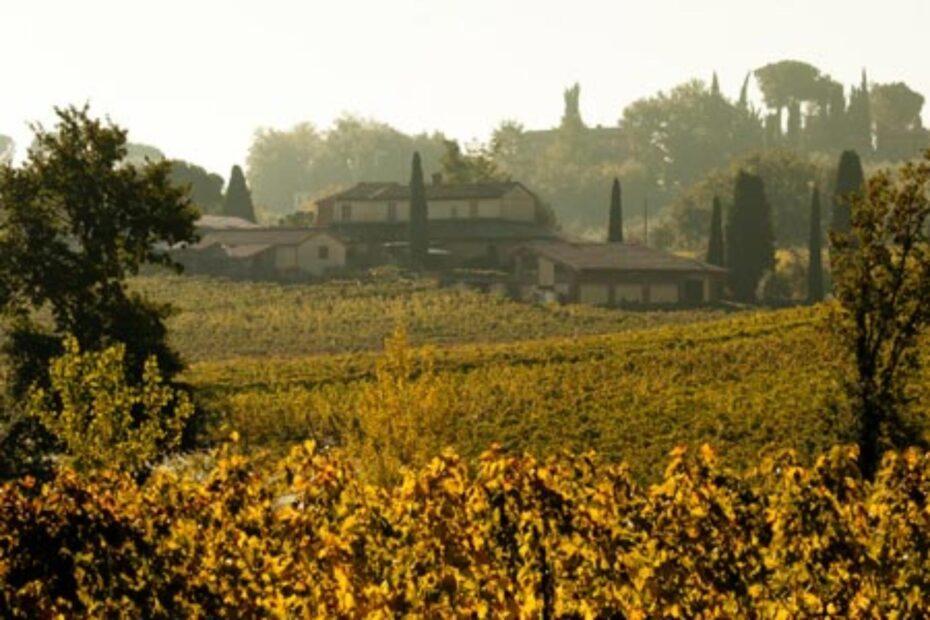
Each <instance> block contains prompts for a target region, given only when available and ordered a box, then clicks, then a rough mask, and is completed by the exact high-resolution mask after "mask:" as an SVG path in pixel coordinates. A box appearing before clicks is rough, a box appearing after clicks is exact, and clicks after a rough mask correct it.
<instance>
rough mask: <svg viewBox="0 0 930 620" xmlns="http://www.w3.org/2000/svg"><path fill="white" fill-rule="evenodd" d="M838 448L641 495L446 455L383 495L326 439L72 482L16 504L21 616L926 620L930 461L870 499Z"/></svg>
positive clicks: (563, 472) (7, 546) (553, 462)
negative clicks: (203, 468)
mask: <svg viewBox="0 0 930 620" xmlns="http://www.w3.org/2000/svg"><path fill="white" fill-rule="evenodd" d="M855 457H856V453H855V450H853V449H847V448H837V449H834V450H832V451H830V452H828V453H826V454H824V455H822V456H821V457H820V458H818V459H817V461H816V463H815V464H814V465H813V466H812V467H804V466H801V465H799V464H798V463H797V459H796V457H795V455H793V454H791V453H781V454H778V455H774V456H772V457H770V458H767V459H764V460H763V461H762V462H761V464H760V465H759V466H758V467H757V468H754V469H753V470H751V471H749V472H746V473H745V474H738V473H734V472H732V471H729V470H727V469H724V468H722V467H721V465H720V464H719V463H718V462H717V459H716V458H715V457H714V455H713V453H712V452H710V451H709V450H708V449H704V450H701V451H687V452H686V451H676V452H675V454H673V455H672V457H671V463H670V465H669V467H668V468H667V470H666V474H665V476H664V478H663V479H662V480H661V481H659V482H658V483H656V484H654V485H652V486H649V487H640V486H638V485H636V484H635V483H634V482H633V480H632V478H631V477H630V475H629V472H628V470H627V469H626V468H625V467H624V466H620V465H613V464H609V463H605V462H602V461H600V460H599V459H598V458H596V457H595V456H593V455H574V456H573V455H568V454H564V455H561V456H558V457H553V458H550V459H547V460H544V461H540V460H537V459H535V458H533V457H530V456H522V457H515V456H506V455H504V454H501V453H500V452H496V451H490V452H487V453H485V454H483V455H482V456H481V457H480V459H479V460H478V461H477V463H476V465H475V467H474V468H473V469H472V468H470V467H468V465H467V464H466V462H465V461H463V460H461V459H460V458H459V457H458V456H456V455H455V454H454V453H451V452H444V453H443V454H442V455H441V456H440V457H438V458H436V459H434V460H432V461H430V462H429V463H427V464H425V465H423V466H422V467H420V468H419V469H416V470H413V469H410V470H407V472H406V473H405V474H404V476H403V479H402V480H401V481H399V482H398V483H397V484H392V485H388V486H383V487H379V486H371V485H368V484H365V483H363V482H362V481H361V480H360V479H359V477H358V475H357V473H356V470H355V469H354V468H353V467H352V466H351V465H350V464H349V461H348V460H347V459H346V458H345V457H344V456H342V455H340V454H338V453H336V452H330V453H322V452H320V451H318V450H317V448H316V447H315V446H314V444H313V443H312V442H307V443H306V444H301V445H298V446H297V447H295V448H294V449H293V450H292V451H291V453H290V454H289V455H288V456H287V457H285V458H283V459H281V460H280V461H278V462H276V463H274V464H272V465H266V464H267V461H265V460H261V459H259V458H258V457H245V456H242V455H240V454H236V453H235V452H233V451H232V449H231V448H224V449H223V450H221V451H220V452H219V453H218V454H216V456H215V463H214V466H213V467H212V468H211V469H210V470H209V471H208V472H206V473H205V474H204V473H203V472H193V471H191V472H188V471H183V470H182V471H172V470H168V469H159V470H156V472H155V474H154V475H153V476H152V477H150V478H149V479H148V480H146V481H145V482H144V483H142V484H137V483H136V482H134V481H133V480H132V479H131V478H130V477H129V476H127V475H125V474H119V473H105V472H97V473H92V474H89V475H87V476H82V475H78V474H76V473H73V472H71V471H68V470H62V471H59V472H58V473H57V474H56V475H55V477H54V478H53V479H51V480H49V481H48V482H46V483H43V484H37V483H36V482H34V481H32V480H22V481H19V482H11V483H6V484H5V485H3V486H0V610H2V611H3V614H4V615H5V616H8V617H23V618H32V617H52V616H55V615H57V614H62V615H64V616H68V617H73V616H81V617H105V616H106V617H111V616H121V617H140V616H144V617H165V618H174V617H266V616H273V617H370V618H385V617H397V616H405V617H484V618H492V617H527V618H530V617H532V618H536V617H566V618H567V617H586V618H594V617H630V618H651V617H681V618H693V617H760V616H761V617H786V618H787V617H791V618H794V617H807V616H833V617H853V618H874V617H926V616H927V614H928V613H930V545H927V544H926V542H927V535H928V532H930V453H927V452H919V451H916V450H915V451H910V452H906V453H901V454H894V453H891V454H888V455H887V457H886V459H885V462H884V465H883V467H882V470H881V471H880V473H879V475H878V477H877V479H876V480H875V482H874V483H867V482H864V481H863V480H862V479H861V478H860V477H859V476H858V474H857V472H856V469H855Z"/></svg>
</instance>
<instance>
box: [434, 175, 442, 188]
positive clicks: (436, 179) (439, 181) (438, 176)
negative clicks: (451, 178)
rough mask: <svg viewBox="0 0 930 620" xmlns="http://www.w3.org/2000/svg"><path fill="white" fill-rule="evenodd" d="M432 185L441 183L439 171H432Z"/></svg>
mask: <svg viewBox="0 0 930 620" xmlns="http://www.w3.org/2000/svg"><path fill="white" fill-rule="evenodd" d="M433 185H442V173H441V172H434V173H433Z"/></svg>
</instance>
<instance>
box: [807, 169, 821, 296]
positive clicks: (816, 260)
mask: <svg viewBox="0 0 930 620" xmlns="http://www.w3.org/2000/svg"><path fill="white" fill-rule="evenodd" d="M820 221H821V215H820V190H819V189H817V187H814V189H813V191H812V192H811V217H810V229H811V232H810V239H809V240H808V243H807V248H808V253H809V258H808V265H807V301H808V302H809V303H817V302H819V301H821V300H822V299H823V233H822V232H821V230H820Z"/></svg>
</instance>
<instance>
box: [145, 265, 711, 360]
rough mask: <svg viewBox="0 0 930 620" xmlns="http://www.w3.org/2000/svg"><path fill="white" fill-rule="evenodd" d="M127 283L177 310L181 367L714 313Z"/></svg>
mask: <svg viewBox="0 0 930 620" xmlns="http://www.w3.org/2000/svg"><path fill="white" fill-rule="evenodd" d="M133 286H134V288H135V289H136V290H138V291H139V292H142V293H145V294H146V295H149V296H150V297H152V298H153V299H154V300H156V301H160V302H163V303H164V302H168V303H171V304H173V305H174V306H176V307H177V309H178V313H177V314H176V315H175V316H174V317H173V318H172V319H171V321H170V322H169V326H170V331H171V334H172V340H173V343H174V345H175V346H177V347H178V348H179V349H180V350H181V352H182V353H183V354H184V356H185V358H186V359H188V360H190V361H204V360H217V359H227V358H230V357H255V356H258V357H265V356H284V357H293V356H301V355H309V354H313V353H336V352H345V351H357V350H370V349H377V348H380V347H381V344H382V341H383V340H384V338H385V337H387V336H389V335H390V334H391V332H392V331H393V330H394V327H395V325H396V324H398V323H403V324H404V325H405V326H406V327H407V329H408V332H409V334H410V339H411V341H412V342H413V343H416V344H423V343H433V344H437V345H443V344H454V343H461V342H501V341H516V340H527V339H538V338H548V337H553V336H566V337H574V336H583V335H590V334H604V333H612V332H617V331H624V330H629V329H638V328H643V327H649V326H655V325H663V324H667V323H691V322H694V321H698V320H705V319H710V318H715V317H719V316H723V313H722V312H720V311H709V310H701V311H677V312H669V311H656V312H618V311H616V310H606V309H601V308H592V307H585V306H557V305H545V306H544V305H526V304H521V303H516V302H513V301H509V300H507V299H505V298H503V297H500V296H493V295H484V294H481V293H478V292H475V291H471V290H461V289H455V288H442V287H439V286H438V285H437V284H436V283H435V282H433V281H430V280H425V279H406V278H401V277H398V276H391V275H390V274H388V275H386V276H384V277H381V278H377V279H375V280H373V281H371V282H364V283H362V282H355V281H346V282H328V283H321V284H314V285H280V284H271V283H258V282H255V283H247V282H229V281H224V280H216V279H210V278H193V277H176V276H162V275H159V276H146V277H139V278H136V279H135V281H134V282H133Z"/></svg>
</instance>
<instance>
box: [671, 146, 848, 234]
mask: <svg viewBox="0 0 930 620" xmlns="http://www.w3.org/2000/svg"><path fill="white" fill-rule="evenodd" d="M834 165H835V162H831V161H829V160H828V159H827V158H826V157H825V156H823V155H819V154H812V155H804V154H801V153H798V152H797V151H792V150H787V149H768V150H764V151H756V152H752V153H749V154H747V155H745V156H743V157H740V158H737V159H735V160H734V161H733V162H732V163H731V164H729V165H728V166H725V167H720V168H717V169H714V170H711V171H710V172H708V173H706V174H705V175H704V176H703V177H702V178H701V179H700V180H698V181H697V182H695V183H694V184H692V185H691V186H690V187H688V188H687V189H685V190H684V191H682V192H680V193H679V195H678V196H676V197H675V198H674V199H673V200H672V201H671V204H670V205H669V208H668V219H667V220H666V223H665V225H666V226H668V227H669V228H670V231H671V234H672V237H673V238H674V242H675V244H676V245H678V246H680V247H689V248H703V247H704V244H705V243H706V240H707V231H708V229H709V226H710V219H711V211H710V208H709V207H710V206H711V205H712V204H713V199H714V196H719V197H720V198H721V200H722V201H723V203H724V204H733V188H734V187H735V181H736V177H737V175H738V174H739V172H740V171H746V172H750V173H752V174H756V175H758V176H759V177H761V178H762V181H763V183H764V184H765V195H766V197H767V198H768V201H769V205H771V209H772V224H773V226H774V229H775V238H776V239H777V240H778V241H779V243H780V244H782V245H784V246H795V245H797V246H800V245H802V244H805V243H807V240H808V234H809V230H808V227H807V216H808V213H809V208H810V187H811V184H815V185H817V186H818V187H821V188H824V190H825V191H832V190H831V189H830V188H832V187H833V183H834V181H835V176H836V172H835V169H834V167H833V166H834Z"/></svg>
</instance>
